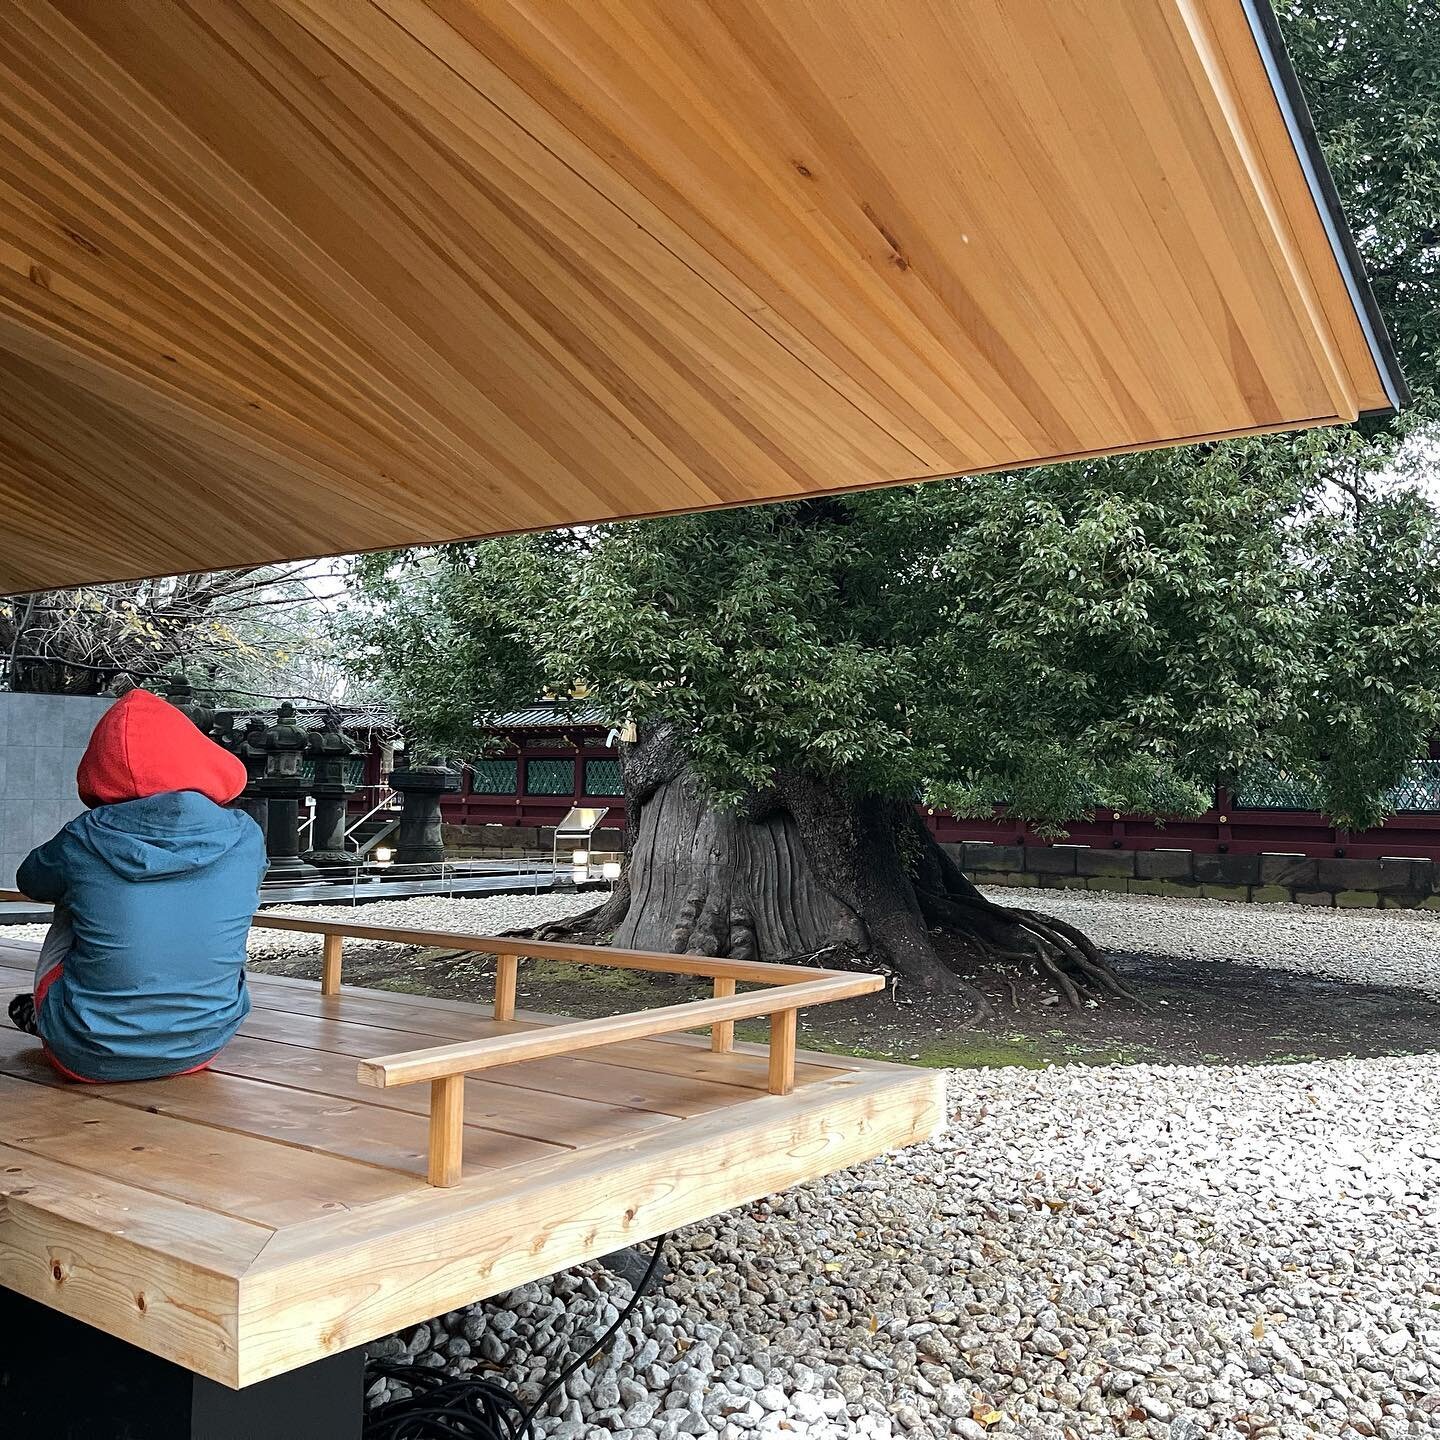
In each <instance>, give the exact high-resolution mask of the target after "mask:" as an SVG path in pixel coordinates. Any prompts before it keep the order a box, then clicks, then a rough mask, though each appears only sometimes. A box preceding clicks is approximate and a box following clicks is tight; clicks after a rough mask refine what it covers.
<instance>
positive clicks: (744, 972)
mask: <svg viewBox="0 0 1440 1440" xmlns="http://www.w3.org/2000/svg"><path fill="white" fill-rule="evenodd" d="M28 899H29V897H28V896H26V895H23V894H21V893H20V892H19V891H18V890H0V901H4V900H21V901H23V900H28ZM253 924H254V927H255V928H257V929H261V930H290V931H295V932H298V933H301V934H308V935H320V936H322V937H323V940H324V957H323V963H322V968H321V982H320V990H321V993H322V994H323V995H338V994H339V992H340V972H341V965H342V949H343V946H344V942H345V940H346V939H354V940H378V941H388V942H390V943H392V944H396V943H398V944H402V945H425V946H432V947H448V948H450V949H455V950H461V951H465V952H469V953H474V954H481V955H494V956H495V957H496V961H495V1004H494V1016H495V1019H496V1020H497V1021H499V1022H502V1023H506V1022H511V1021H513V1020H514V1019H515V993H516V983H517V975H518V971H519V964H520V960H521V958H522V957H523V958H527V959H537V960H555V961H560V962H562V963H565V964H574V965H603V966H607V967H610V968H612V969H619V970H643V971H649V972H652V973H660V974H671V975H694V976H700V977H704V978H707V979H709V980H710V981H711V982H712V985H713V992H714V993H713V998H712V999H709V1000H691V1001H685V1002H683V1003H681V1004H678V1005H664V1006H661V1007H659V1008H657V1009H655V1010H640V1011H633V1012H631V1013H629V1014H625V1015H615V1016H610V1017H607V1018H605V1019H600V1020H578V1021H574V1022H572V1023H570V1024H568V1025H547V1026H539V1027H532V1028H529V1029H526V1030H524V1031H519V1032H511V1033H509V1034H502V1035H495V1036H490V1037H488V1038H485V1039H481V1040H465V1041H459V1042H455V1043H452V1044H446V1045H436V1046H431V1047H430V1048H428V1049H423V1050H409V1051H404V1052H401V1053H398V1054H394V1055H383V1056H378V1057H376V1058H375V1059H369V1060H361V1061H360V1062H359V1066H358V1076H359V1079H360V1081H361V1082H362V1083H364V1084H366V1085H374V1086H379V1087H382V1088H383V1087H388V1086H392V1085H413V1084H418V1083H423V1082H426V1081H428V1082H429V1084H430V1120H429V1125H430V1134H429V1148H428V1157H427V1175H428V1179H429V1181H430V1183H431V1184H432V1185H437V1186H451V1185H457V1184H459V1182H460V1175H461V1162H462V1155H463V1150H464V1137H465V1077H466V1076H467V1075H469V1074H472V1073H474V1072H477V1071H484V1070H489V1069H493V1068H495V1067H496V1066H500V1065H513V1064H517V1063H519V1062H522V1061H525V1060H537V1059H542V1058H546V1057H549V1056H555V1055H573V1054H577V1053H580V1052H582V1051H585V1050H591V1049H595V1048H596V1047H599V1046H603V1045H613V1044H618V1043H620V1042H622V1041H626V1040H638V1039H646V1038H650V1037H654V1036H657V1035H671V1034H675V1033H677V1032H679V1031H682V1030H693V1029H697V1028H704V1027H707V1026H708V1027H709V1030H710V1048H711V1050H713V1051H715V1052H717V1053H720V1054H724V1053H728V1052H730V1051H732V1050H733V1049H734V1034H735V1022H736V1021H737V1020H746V1019H751V1018H754V1017H757V1016H762V1015H768V1016H769V1017H770V1046H769V1051H770V1053H769V1066H768V1075H767V1080H766V1084H767V1088H768V1089H769V1091H770V1093H771V1094H772V1095H788V1094H789V1093H790V1091H791V1090H793V1089H794V1087H795V1048H796V1037H797V1032H798V1012H799V1009H800V1007H801V1006H802V1005H824V1004H828V1003H830V1002H833V1001H836V1000H846V999H849V998H851V997H853V996H856V995H868V994H872V993H873V992H875V991H877V990H880V989H883V988H884V985H885V981H884V979H883V977H881V976H879V975H874V974H868V973H865V972H857V971H848V970H817V969H811V968H809V967H807V966H803V965H778V964H771V963H769V962H766V961H761V960H730V959H724V958H720V957H716V956H709V955H662V954H659V953H656V952H654V951H650V950H614V949H610V948H608V947H595V946H589V945H567V944H563V943H561V942H559V941H554V940H525V939H521V938H519V937H517V936H512V935H505V936H496V935H468V934H465V933H464V932H459V931H453V930H421V929H411V928H406V927H398V926H388V925H355V924H350V923H348V922H345V921H335V920H307V919H304V918H303V917H300V916H293V915H256V916H255V917H254V921H253ZM742 982H743V983H750V984H757V985H763V986H767V987H769V988H768V989H765V990H758V991H755V990H752V991H748V992H747V993H746V994H743V995H739V994H737V993H736V985H737V984H739V983H742Z"/></svg>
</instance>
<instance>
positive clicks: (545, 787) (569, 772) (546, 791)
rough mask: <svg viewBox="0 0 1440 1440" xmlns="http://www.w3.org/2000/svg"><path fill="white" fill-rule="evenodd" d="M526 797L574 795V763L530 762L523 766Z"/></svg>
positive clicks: (553, 761) (567, 761)
mask: <svg viewBox="0 0 1440 1440" xmlns="http://www.w3.org/2000/svg"><path fill="white" fill-rule="evenodd" d="M525 793H526V794H527V795H573V794H574V793H575V762H574V761H573V760H530V761H527V762H526V765H525Z"/></svg>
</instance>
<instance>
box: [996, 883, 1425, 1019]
mask: <svg viewBox="0 0 1440 1440" xmlns="http://www.w3.org/2000/svg"><path fill="white" fill-rule="evenodd" d="M986 893H987V894H988V895H990V896H991V897H992V898H994V899H995V900H997V901H999V902H1000V903H1001V904H1002V905H1003V904H1006V903H1007V902H1008V903H1010V904H1020V903H1023V904H1025V905H1030V906H1033V907H1034V908H1035V909H1037V910H1044V911H1047V912H1048V913H1050V914H1052V915H1057V916H1059V917H1061V918H1062V919H1065V920H1069V921H1070V922H1071V923H1072V924H1074V925H1078V926H1079V927H1080V928H1081V929H1082V930H1084V931H1085V933H1086V934H1087V935H1089V936H1090V938H1091V939H1092V940H1094V941H1095V943H1096V944H1097V945H1099V946H1100V948H1101V949H1102V950H1124V951H1134V952H1138V953H1140V954H1145V955H1173V956H1179V957H1180V958H1182V959H1193V960H1243V961H1246V962H1247V963H1249V964H1251V965H1263V966H1266V967H1269V968H1272V969H1278V970H1293V971H1296V972H1299V973H1302V974H1307V975H1324V976H1328V977H1330V978H1332V979H1336V980H1357V981H1361V982H1364V983H1366V984H1371V985H1397V986H1402V987H1406V988H1410V989H1419V990H1427V991H1429V992H1430V993H1432V994H1436V995H1440V911H1437V910H1325V909H1321V908H1319V907H1316V906H1310V905H1244V904H1236V903H1234V902H1231V901H1226V900H1201V899H1195V900H1191V899H1188V898H1180V897H1173V898H1172V897H1170V896H1162V895H1113V894H1107V893H1104V892H1101V891H1079V890H1023V891H1020V892H1018V895H1017V892H1016V891H1015V890H1013V889H1004V888H995V887H991V888H988V889H987V890H986ZM1019 895H1023V896H1024V899H1023V901H1021V900H1020V899H1019V898H1018V896H1019Z"/></svg>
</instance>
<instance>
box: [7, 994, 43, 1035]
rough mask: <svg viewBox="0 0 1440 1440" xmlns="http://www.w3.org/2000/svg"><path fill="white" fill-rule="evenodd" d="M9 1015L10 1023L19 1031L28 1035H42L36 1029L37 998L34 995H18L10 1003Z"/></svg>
mask: <svg viewBox="0 0 1440 1440" xmlns="http://www.w3.org/2000/svg"><path fill="white" fill-rule="evenodd" d="M9 1013H10V1023H11V1024H12V1025H13V1026H14V1027H15V1028H16V1029H17V1030H23V1031H24V1032H25V1033H26V1034H27V1035H38V1034H39V1033H40V1032H39V1030H37V1029H36V1028H35V997H34V996H33V995H17V996H16V997H15V998H14V999H13V1000H12V1001H11V1002H10V1012H9Z"/></svg>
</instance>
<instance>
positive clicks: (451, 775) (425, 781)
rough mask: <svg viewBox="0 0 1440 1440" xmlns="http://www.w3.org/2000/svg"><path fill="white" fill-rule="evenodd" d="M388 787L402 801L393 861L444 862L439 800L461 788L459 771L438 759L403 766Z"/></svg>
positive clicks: (427, 863) (402, 863) (405, 863)
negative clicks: (396, 792) (390, 787)
mask: <svg viewBox="0 0 1440 1440" xmlns="http://www.w3.org/2000/svg"><path fill="white" fill-rule="evenodd" d="M390 784H391V785H392V786H393V787H394V788H395V789H396V790H398V791H399V792H400V793H401V794H402V795H403V796H404V797H405V805H404V808H403V809H402V810H401V812H400V843H399V845H398V846H397V848H396V851H395V859H396V861H397V862H398V863H399V864H401V865H438V864H440V863H441V861H443V860H444V859H445V845H444V842H443V840H442V839H441V836H440V797H441V796H442V795H446V794H453V793H454V792H456V791H457V790H459V788H460V775H459V772H458V771H455V770H451V769H450V768H449V767H448V766H446V765H445V763H444V762H443V761H442V760H440V759H439V758H438V757H437V758H435V759H432V760H431V761H430V763H429V764H428V765H412V764H410V754H409V751H408V750H407V751H406V755H405V762H404V764H403V765H402V767H401V768H400V769H398V770H392V771H391V772H390Z"/></svg>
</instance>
